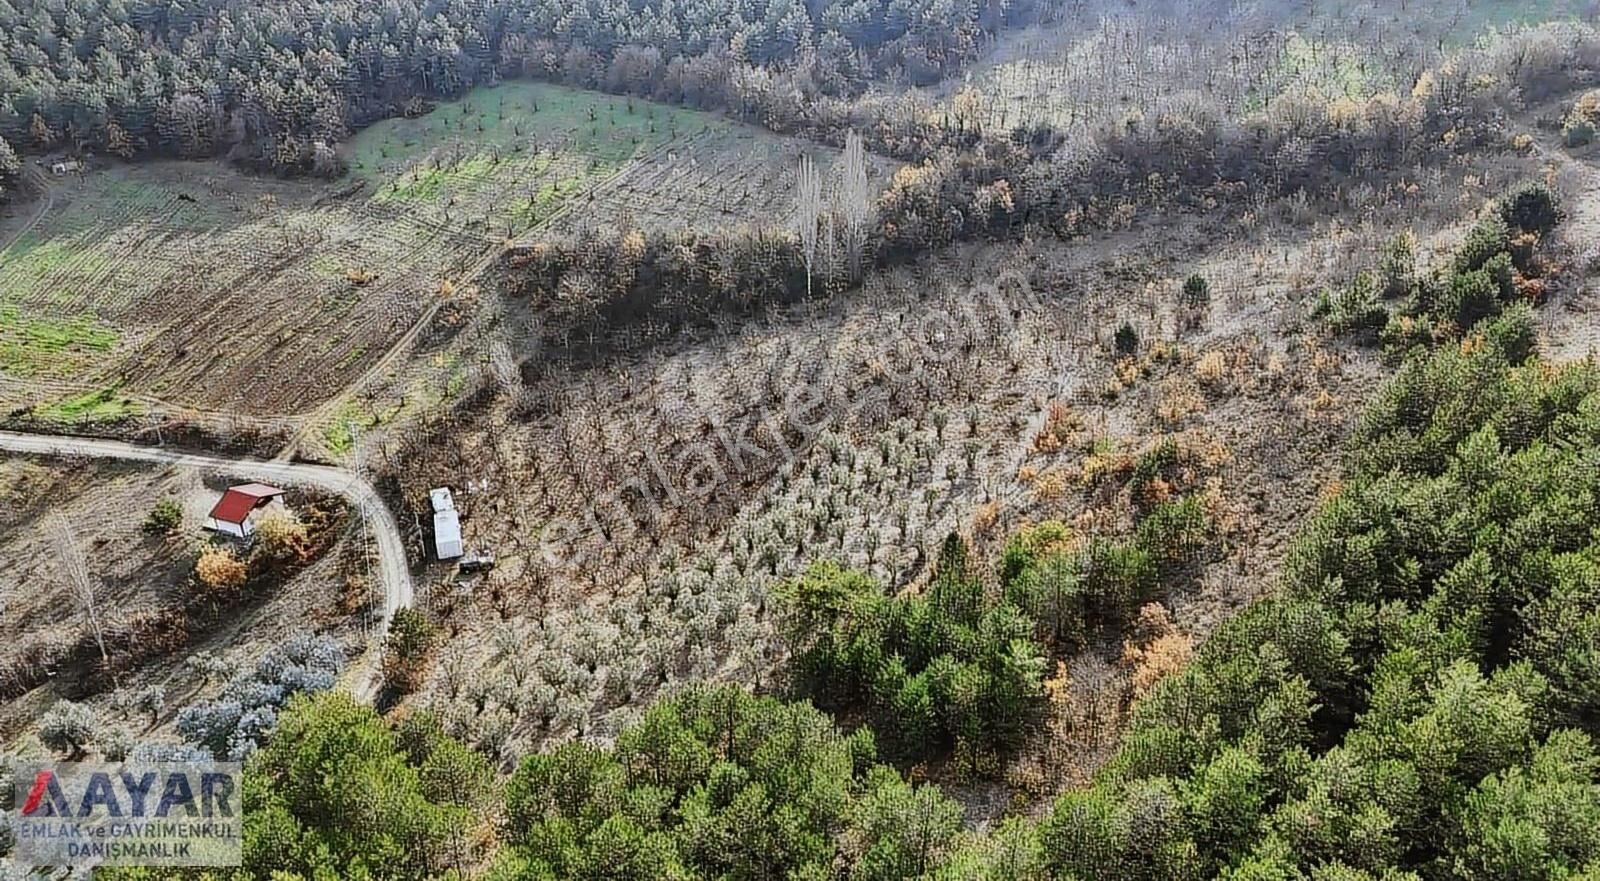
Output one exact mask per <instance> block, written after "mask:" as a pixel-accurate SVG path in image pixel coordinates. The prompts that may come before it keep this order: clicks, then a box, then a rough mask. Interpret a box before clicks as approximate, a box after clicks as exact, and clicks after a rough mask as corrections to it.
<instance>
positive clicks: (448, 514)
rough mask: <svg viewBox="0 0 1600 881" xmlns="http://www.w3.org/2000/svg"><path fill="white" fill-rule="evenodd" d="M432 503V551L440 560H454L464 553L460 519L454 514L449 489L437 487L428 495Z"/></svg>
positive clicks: (454, 507) (453, 503) (453, 502)
mask: <svg viewBox="0 0 1600 881" xmlns="http://www.w3.org/2000/svg"><path fill="white" fill-rule="evenodd" d="M428 498H429V500H431V501H432V502H433V550H434V553H435V554H437V555H438V557H439V559H441V560H454V559H455V558H456V557H459V556H461V555H462V553H464V550H463V548H462V545H461V518H460V517H459V516H458V515H457V514H456V501H455V498H454V497H452V496H451V495H450V488H449V487H443V486H441V487H439V488H438V489H435V490H433V491H431V492H429V493H428Z"/></svg>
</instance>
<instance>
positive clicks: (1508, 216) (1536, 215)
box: [1497, 181, 1565, 235]
mask: <svg viewBox="0 0 1600 881" xmlns="http://www.w3.org/2000/svg"><path fill="white" fill-rule="evenodd" d="M1498 209H1499V210H1498V211H1497V213H1498V214H1499V216H1500V219H1501V220H1502V221H1504V223H1505V225H1506V226H1507V227H1509V228H1510V229H1512V230H1520V231H1522V232H1532V233H1538V234H1539V235H1544V234H1545V233H1547V232H1549V231H1550V230H1552V229H1555V227H1556V224H1558V223H1560V222H1561V220H1562V218H1563V217H1564V216H1565V214H1564V212H1563V211H1562V210H1561V199H1560V197H1559V196H1557V195H1556V193H1555V191H1554V190H1552V189H1550V185H1549V184H1546V183H1544V182H1543V181H1529V182H1527V183H1524V184H1522V185H1520V186H1518V187H1516V188H1515V189H1513V190H1512V191H1510V192H1509V193H1506V194H1505V195H1504V196H1501V197H1500V200H1499V202H1498Z"/></svg>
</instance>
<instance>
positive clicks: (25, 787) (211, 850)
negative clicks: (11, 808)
mask: <svg viewBox="0 0 1600 881" xmlns="http://www.w3.org/2000/svg"><path fill="white" fill-rule="evenodd" d="M238 781H239V766H238V765H237V764H229V763H221V762H198V763H145V764H140V763H128V764H122V765H116V764H90V763H60V764H54V765H48V764H47V765H36V766H33V767H31V768H27V769H25V770H23V771H22V773H20V774H18V775H17V777H16V784H15V787H16V788H15V791H14V793H13V795H14V800H13V804H14V805H15V810H16V813H15V814H13V815H12V816H11V820H10V825H11V827H12V831H13V833H14V834H15V851H14V852H13V853H12V854H11V857H12V859H14V860H16V861H17V862H18V863H21V864H23V865H35V866H72V865H122V866H237V865H239V857H240V843H241V834H240V819H241V818H240V816H239V813H240V807H241V805H240V804H239V787H238Z"/></svg>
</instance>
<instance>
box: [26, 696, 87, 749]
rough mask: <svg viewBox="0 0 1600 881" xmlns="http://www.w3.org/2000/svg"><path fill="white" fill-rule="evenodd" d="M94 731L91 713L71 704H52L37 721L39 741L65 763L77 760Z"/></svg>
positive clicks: (67, 702)
mask: <svg viewBox="0 0 1600 881" xmlns="http://www.w3.org/2000/svg"><path fill="white" fill-rule="evenodd" d="M98 727H99V723H98V721H97V720H96V719H95V715H94V711H93V710H91V709H89V708H88V707H86V706H84V705H83V704H79V703H74V702H72V701H56V703H55V706H52V707H51V708H50V709H49V710H47V711H46V712H45V714H44V715H43V716H40V717H39V741H40V742H41V743H43V744H44V745H45V746H47V747H49V748H50V749H52V750H54V751H56V752H58V753H63V754H65V755H66V756H67V758H69V759H79V758H82V757H83V755H84V752H85V749H86V747H88V745H89V744H90V743H91V742H92V741H93V740H94V736H95V732H96V730H97V729H98Z"/></svg>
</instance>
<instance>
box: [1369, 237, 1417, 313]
mask: <svg viewBox="0 0 1600 881" xmlns="http://www.w3.org/2000/svg"><path fill="white" fill-rule="evenodd" d="M1378 281H1379V283H1380V284H1379V295H1380V296H1382V297H1383V298H1384V299H1388V300H1392V299H1394V298H1396V297H1403V296H1406V295H1407V294H1409V293H1411V289H1412V287H1413V286H1415V285H1416V281H1417V234H1416V233H1414V232H1412V231H1411V230H1406V231H1405V232H1403V233H1400V234H1399V235H1397V236H1395V237H1394V238H1392V239H1390V240H1389V243H1388V244H1387V245H1385V246H1384V248H1383V256H1382V257H1381V258H1380V260H1379V263H1378Z"/></svg>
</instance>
